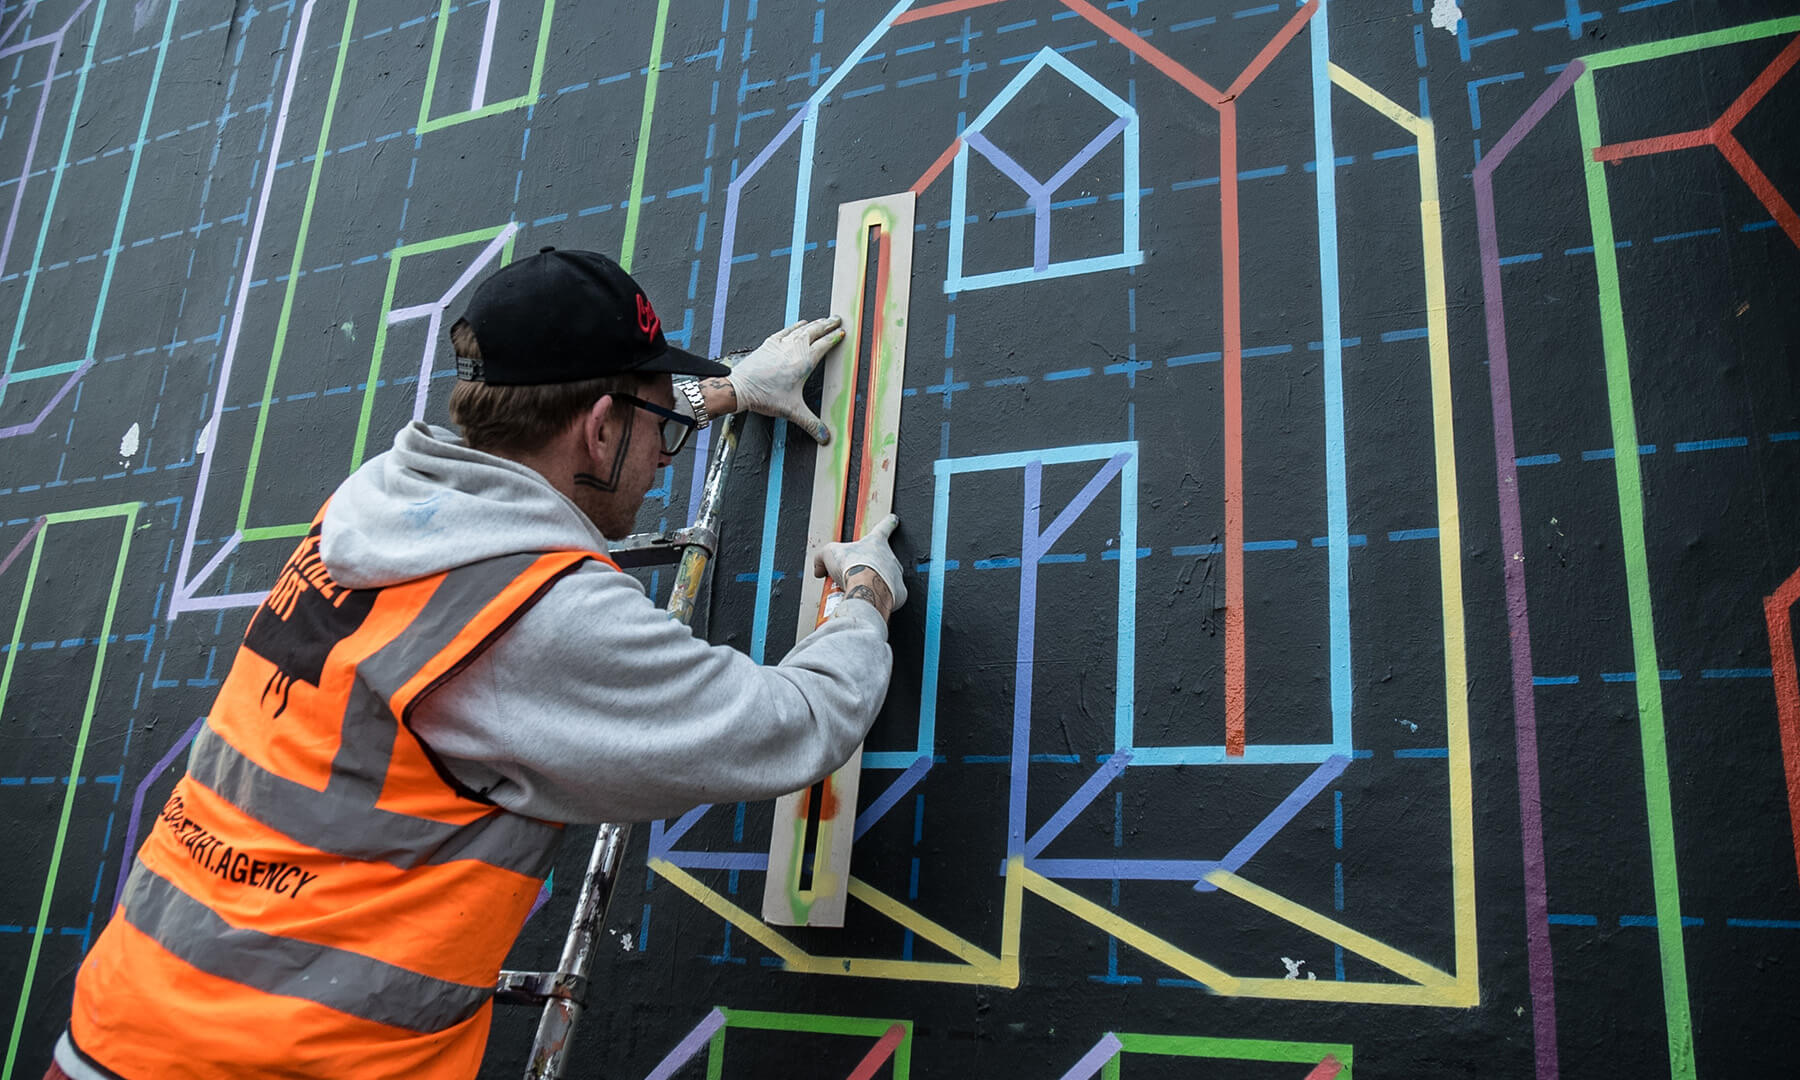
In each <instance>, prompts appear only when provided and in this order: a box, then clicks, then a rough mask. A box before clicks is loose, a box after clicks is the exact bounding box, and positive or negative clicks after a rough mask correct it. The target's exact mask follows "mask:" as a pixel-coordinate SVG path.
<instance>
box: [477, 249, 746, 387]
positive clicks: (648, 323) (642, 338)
mask: <svg viewBox="0 0 1800 1080" xmlns="http://www.w3.org/2000/svg"><path fill="white" fill-rule="evenodd" d="M462 321H463V322H466V323H468V325H469V329H471V330H473V331H474V332H475V340H476V342H477V343H478V344H479V345H480V346H481V359H480V360H471V359H469V358H468V357H464V356H459V357H457V358H456V377H457V378H459V379H469V380H472V381H475V382H485V383H490V384H492V385H495V386H544V385H548V384H551V383H569V382H579V381H581V380H583V379H598V378H604V377H605V376H608V375H627V374H646V375H647V374H654V373H657V372H666V373H670V374H676V375H702V376H704V375H727V374H730V372H731V369H730V368H728V367H726V366H725V365H724V364H720V363H717V362H715V361H712V360H708V359H706V358H705V357H702V356H696V355H694V354H693V353H691V352H687V351H685V350H683V349H677V348H674V347H673V346H671V345H670V344H669V343H668V341H667V340H666V339H665V338H664V337H663V332H662V320H661V319H660V318H658V317H657V314H656V309H655V308H653V307H651V306H650V298H649V297H647V296H645V295H644V290H643V289H642V288H640V287H639V286H638V283H637V282H636V281H633V280H632V278H631V275H630V274H627V273H626V272H625V270H624V268H623V267H621V266H620V265H619V264H618V263H616V262H614V261H612V260H611V259H609V258H607V257H606V256H605V255H602V254H600V253H599V252H595V251H558V250H557V249H555V248H553V247H547V248H543V249H541V250H539V251H538V253H537V254H536V255H530V256H527V257H526V258H523V259H519V260H518V261H516V262H512V263H509V264H507V265H506V266H503V267H501V268H500V269H499V270H496V271H495V272H494V273H493V274H492V275H490V276H489V277H488V279H487V280H486V281H483V282H482V283H481V284H480V285H478V286H476V288H475V295H474V296H472V297H470V299H469V307H468V310H466V311H464V312H463V317H462Z"/></svg>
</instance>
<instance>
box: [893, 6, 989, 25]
mask: <svg viewBox="0 0 1800 1080" xmlns="http://www.w3.org/2000/svg"><path fill="white" fill-rule="evenodd" d="M1005 2H1006V0H944V2H943V3H941V4H927V5H926V6H924V7H922V8H914V9H913V10H911V11H909V12H907V13H906V14H904V15H902V16H900V17H899V18H898V19H895V20H894V25H895V26H902V25H904V24H906V23H909V22H918V21H919V20H920V19H932V18H936V17H937V16H939V15H954V14H956V13H957V12H959V11H970V10H972V9H974V8H979V7H987V6H988V5H990V4H1003V3H1005Z"/></svg>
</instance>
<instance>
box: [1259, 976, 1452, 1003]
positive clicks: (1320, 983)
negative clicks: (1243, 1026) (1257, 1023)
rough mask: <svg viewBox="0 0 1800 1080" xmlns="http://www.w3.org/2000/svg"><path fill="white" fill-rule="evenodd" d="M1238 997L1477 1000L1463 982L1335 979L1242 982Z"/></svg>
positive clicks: (1338, 1000)
mask: <svg viewBox="0 0 1800 1080" xmlns="http://www.w3.org/2000/svg"><path fill="white" fill-rule="evenodd" d="M1238 994H1239V996H1241V997H1259V998H1275V999H1277V1000H1282V1001H1326V1002H1333V1003H1338V1004H1349V1003H1354V1004H1361V1005H1419V1006H1426V1007H1435V1008H1455V1009H1466V1008H1469V1007H1471V1006H1473V1005H1475V1004H1476V1003H1477V998H1478V994H1477V993H1476V990H1475V986H1474V984H1473V983H1468V982H1467V981H1466V980H1465V981H1459V982H1454V983H1450V984H1448V985H1445V986H1418V985H1415V984H1413V983H1371V982H1338V981H1337V980H1335V979H1241V980H1239V982H1238Z"/></svg>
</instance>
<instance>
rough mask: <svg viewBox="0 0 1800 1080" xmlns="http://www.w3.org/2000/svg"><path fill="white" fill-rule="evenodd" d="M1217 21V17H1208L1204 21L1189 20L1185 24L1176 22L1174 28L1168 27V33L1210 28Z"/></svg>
mask: <svg viewBox="0 0 1800 1080" xmlns="http://www.w3.org/2000/svg"><path fill="white" fill-rule="evenodd" d="M1218 21H1219V20H1218V17H1217V16H1214V15H1208V16H1206V17H1205V18H1204V19H1189V20H1188V21H1187V22H1178V23H1176V24H1175V25H1174V26H1171V27H1169V32H1170V33H1175V32H1177V31H1180V30H1194V29H1198V28H1199V27H1202V26H1211V25H1213V24H1214V23H1216V22H1218Z"/></svg>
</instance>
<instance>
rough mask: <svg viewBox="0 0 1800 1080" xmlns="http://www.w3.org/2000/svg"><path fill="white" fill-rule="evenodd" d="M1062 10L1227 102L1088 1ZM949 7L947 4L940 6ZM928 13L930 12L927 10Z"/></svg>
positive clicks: (1192, 87) (1073, 0) (1189, 87)
mask: <svg viewBox="0 0 1800 1080" xmlns="http://www.w3.org/2000/svg"><path fill="white" fill-rule="evenodd" d="M1062 5H1063V7H1066V8H1068V9H1069V10H1070V11H1073V12H1074V13H1075V14H1077V15H1079V16H1081V17H1082V18H1084V19H1086V20H1087V21H1088V22H1090V23H1092V24H1093V25H1094V26H1095V27H1096V28H1097V29H1100V30H1104V31H1106V32H1107V33H1108V34H1110V35H1111V36H1112V37H1113V39H1114V40H1116V41H1117V42H1118V43H1119V44H1121V45H1123V46H1125V47H1126V48H1127V49H1130V50H1131V51H1132V52H1134V53H1136V54H1138V55H1139V56H1141V57H1143V58H1144V59H1145V60H1147V61H1149V63H1150V66H1151V67H1153V68H1155V69H1156V70H1158V71H1160V72H1162V73H1163V74H1164V75H1167V76H1168V77H1169V78H1171V79H1174V80H1175V82H1176V83H1178V84H1179V85H1180V86H1181V87H1182V88H1183V89H1185V90H1186V91H1187V92H1188V93H1190V94H1192V95H1194V96H1195V97H1197V98H1199V99H1200V100H1202V101H1204V102H1206V103H1207V104H1208V105H1211V106H1212V107H1214V108H1218V107H1219V106H1220V105H1222V104H1224V103H1225V102H1226V100H1227V99H1226V96H1225V95H1224V94H1223V93H1222V92H1220V90H1219V88H1218V87H1216V86H1214V85H1213V84H1211V83H1209V82H1207V81H1206V80H1205V79H1202V78H1201V77H1200V76H1198V75H1196V74H1194V73H1193V72H1191V71H1189V70H1188V69H1187V68H1184V67H1182V66H1181V65H1180V64H1178V63H1176V62H1175V61H1174V59H1173V58H1171V57H1170V56H1169V54H1167V53H1165V52H1163V51H1162V50H1161V49H1158V48H1157V47H1156V46H1154V45H1152V44H1150V43H1149V42H1148V41H1145V40H1144V39H1143V38H1141V37H1139V36H1138V35H1137V33H1136V32H1135V31H1133V30H1132V29H1131V28H1130V27H1128V26H1126V25H1124V24H1123V23H1121V22H1119V21H1118V20H1117V19H1114V18H1112V17H1111V16H1110V15H1107V14H1106V13H1104V12H1102V11H1101V10H1100V9H1099V8H1097V7H1095V6H1094V5H1092V4H1090V3H1088V2H1087V0H1062ZM940 6H948V5H940ZM927 10H929V9H927Z"/></svg>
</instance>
